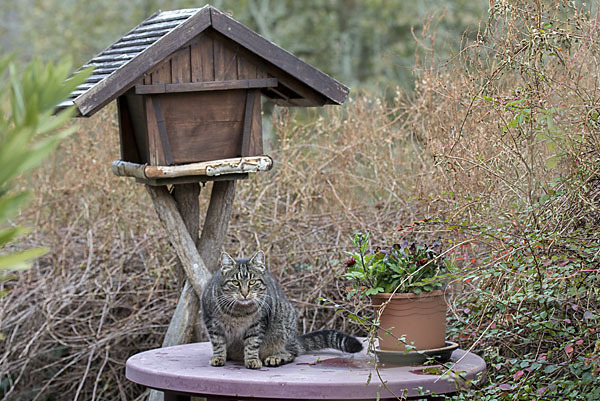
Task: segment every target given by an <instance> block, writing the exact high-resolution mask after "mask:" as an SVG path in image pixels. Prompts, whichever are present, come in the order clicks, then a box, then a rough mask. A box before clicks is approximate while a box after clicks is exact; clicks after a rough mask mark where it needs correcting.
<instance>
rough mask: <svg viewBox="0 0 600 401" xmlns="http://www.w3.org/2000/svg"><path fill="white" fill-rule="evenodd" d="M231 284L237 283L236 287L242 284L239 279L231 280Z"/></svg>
mask: <svg viewBox="0 0 600 401" xmlns="http://www.w3.org/2000/svg"><path fill="white" fill-rule="evenodd" d="M231 284H233V285H235V286H236V287H239V286H240V282H239V281H237V280H231Z"/></svg>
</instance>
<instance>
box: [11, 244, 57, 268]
mask: <svg viewBox="0 0 600 401" xmlns="http://www.w3.org/2000/svg"><path fill="white" fill-rule="evenodd" d="M48 251H49V248H31V249H27V250H25V251H21V252H15V253H11V254H8V255H0V270H21V269H27V268H29V267H30V263H29V262H30V261H31V260H32V259H35V258H39V257H40V256H42V255H44V254H46V253H48Z"/></svg>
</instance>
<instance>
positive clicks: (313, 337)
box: [202, 251, 362, 369]
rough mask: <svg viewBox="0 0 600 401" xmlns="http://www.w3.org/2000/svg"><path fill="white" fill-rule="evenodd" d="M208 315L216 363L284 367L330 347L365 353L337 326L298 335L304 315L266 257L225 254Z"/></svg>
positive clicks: (210, 291)
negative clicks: (276, 278)
mask: <svg viewBox="0 0 600 401" xmlns="http://www.w3.org/2000/svg"><path fill="white" fill-rule="evenodd" d="M202 314H203V318H204V324H205V325H206V329H207V331H208V334H209V337H210V341H211V343H212V348H213V356H212V358H211V359H210V364H211V365H212V366H223V365H225V360H227V359H231V360H239V361H241V360H243V361H244V364H245V365H246V367H247V368H249V369H260V368H261V367H262V366H263V364H264V365H266V366H279V365H283V364H285V363H289V362H291V361H293V360H294V358H295V357H296V356H298V355H300V354H303V353H306V352H310V351H313V350H319V349H324V348H335V349H338V350H340V351H344V352H359V351H360V350H362V344H361V343H360V341H359V340H357V339H356V338H354V337H352V336H350V335H348V334H344V333H342V332H340V331H337V330H322V331H315V332H312V333H308V334H304V335H301V336H297V335H296V334H297V329H298V314H297V312H296V310H295V309H294V307H293V306H292V304H291V303H290V301H289V300H288V299H287V298H286V297H285V294H284V293H283V290H282V288H281V286H280V285H279V283H278V282H277V281H276V280H275V278H274V277H273V276H272V275H271V274H270V273H269V272H268V271H267V270H266V268H265V255H264V253H263V252H262V251H258V252H256V253H255V254H254V256H252V257H251V258H250V259H247V258H240V259H233V258H232V257H231V256H229V255H228V254H227V253H223V254H221V269H220V270H219V271H217V272H216V273H215V274H214V275H213V277H212V278H211V280H210V281H209V282H208V284H207V285H206V287H205V289H204V292H203V294H202Z"/></svg>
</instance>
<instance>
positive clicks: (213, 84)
mask: <svg viewBox="0 0 600 401" xmlns="http://www.w3.org/2000/svg"><path fill="white" fill-rule="evenodd" d="M277 85H278V83H277V78H260V79H241V80H237V79H236V80H230V81H204V82H186V83H177V84H159V85H136V87H135V93H136V94H137V95H148V94H158V93H180V92H202V91H217V90H230V89H249V88H273V87H276V86H277Z"/></svg>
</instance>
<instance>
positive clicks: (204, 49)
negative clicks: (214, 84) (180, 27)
mask: <svg viewBox="0 0 600 401" xmlns="http://www.w3.org/2000/svg"><path fill="white" fill-rule="evenodd" d="M191 48H192V81H193V82H201V81H214V80H215V68H214V49H213V39H212V38H211V37H210V36H208V35H206V34H204V33H202V34H201V35H199V36H198V37H197V38H196V39H195V40H194V42H193V43H192V44H191Z"/></svg>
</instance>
